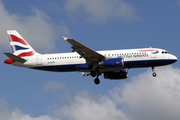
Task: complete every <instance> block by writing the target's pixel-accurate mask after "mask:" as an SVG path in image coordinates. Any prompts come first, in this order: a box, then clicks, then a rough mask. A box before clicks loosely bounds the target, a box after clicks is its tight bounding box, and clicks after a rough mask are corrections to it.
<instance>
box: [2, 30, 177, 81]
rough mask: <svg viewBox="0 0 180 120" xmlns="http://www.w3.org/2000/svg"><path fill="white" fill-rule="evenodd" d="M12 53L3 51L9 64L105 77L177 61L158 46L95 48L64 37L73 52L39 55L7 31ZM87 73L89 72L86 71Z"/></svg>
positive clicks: (126, 74) (13, 31)
mask: <svg viewBox="0 0 180 120" xmlns="http://www.w3.org/2000/svg"><path fill="white" fill-rule="evenodd" d="M7 34H8V38H9V42H10V45H11V48H12V50H13V54H11V53H4V54H5V55H6V56H7V57H9V59H6V60H5V61H4V62H5V63H7V64H11V65H15V66H20V67H26V68H31V69H37V70H45V71H53V72H72V71H80V72H82V73H83V76H89V75H91V76H92V77H96V78H95V79H94V83H95V84H99V83H100V80H99V78H98V76H100V75H102V74H104V78H105V79H126V78H127V76H128V71H127V69H130V68H142V67H151V68H152V75H153V76H154V77H156V73H155V72H154V68H155V67H158V66H164V65H169V64H172V63H174V62H176V61H177V57H176V56H174V55H172V54H169V53H168V52H167V51H166V50H163V49H159V48H142V49H126V50H107V51H94V50H92V49H90V48H88V47H86V46H84V45H82V44H81V43H79V42H77V41H75V40H74V39H69V38H66V37H64V40H65V41H68V42H69V43H70V44H71V45H72V47H71V48H72V49H73V51H74V52H73V53H59V54H39V53H37V52H36V51H35V50H34V49H33V48H32V47H31V46H30V45H29V44H28V43H27V42H26V41H25V39H23V38H22V36H21V35H20V34H19V33H18V32H17V31H15V30H9V31H7ZM84 72H86V73H84Z"/></svg>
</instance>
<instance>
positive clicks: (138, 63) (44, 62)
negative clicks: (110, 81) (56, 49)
mask: <svg viewBox="0 0 180 120" xmlns="http://www.w3.org/2000/svg"><path fill="white" fill-rule="evenodd" d="M96 52H98V53H100V54H101V55H104V56H105V58H106V59H110V58H123V60H124V67H123V68H121V69H124V68H137V67H156V66H163V65H168V64H171V63H174V62H175V61H177V58H176V57H175V56H174V55H172V54H169V53H168V52H167V51H166V50H163V49H158V48H143V49H125V50H106V51H96ZM24 59H26V60H27V61H26V62H25V63H19V62H14V63H13V65H16V66H21V67H27V68H33V69H39V70H46V71H56V72H65V71H66V72H67V71H85V72H87V71H91V70H92V69H76V66H77V65H80V64H84V65H85V64H86V60H85V59H84V58H82V57H81V56H80V55H79V54H77V53H76V52H73V53H58V54H38V53H36V54H35V55H34V56H31V57H24ZM117 69H119V68H114V70H117ZM111 70H113V68H112V69H111Z"/></svg>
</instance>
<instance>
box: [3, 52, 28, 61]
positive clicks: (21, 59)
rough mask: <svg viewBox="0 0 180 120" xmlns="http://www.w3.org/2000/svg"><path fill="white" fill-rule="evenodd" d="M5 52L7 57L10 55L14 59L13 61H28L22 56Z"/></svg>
mask: <svg viewBox="0 0 180 120" xmlns="http://www.w3.org/2000/svg"><path fill="white" fill-rule="evenodd" d="M4 54H5V55H6V56H7V57H9V58H10V59H12V60H13V61H17V62H26V60H25V59H23V58H20V57H18V56H16V55H13V54H11V53H4Z"/></svg>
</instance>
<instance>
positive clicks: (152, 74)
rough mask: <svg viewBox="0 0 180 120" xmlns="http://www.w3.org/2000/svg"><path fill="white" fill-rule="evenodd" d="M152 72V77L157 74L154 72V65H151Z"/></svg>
mask: <svg viewBox="0 0 180 120" xmlns="http://www.w3.org/2000/svg"><path fill="white" fill-rule="evenodd" d="M152 72H153V73H152V76H153V77H156V76H157V74H156V73H155V69H154V67H152Z"/></svg>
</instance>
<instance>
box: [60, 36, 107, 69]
mask: <svg viewBox="0 0 180 120" xmlns="http://www.w3.org/2000/svg"><path fill="white" fill-rule="evenodd" d="M63 38H64V40H65V41H68V42H69V43H70V44H71V45H72V47H71V48H72V49H73V51H76V52H77V53H78V54H79V55H81V57H82V58H84V59H86V64H87V66H88V67H90V66H91V65H92V64H93V63H94V62H101V61H103V60H104V59H105V57H104V56H103V55H101V54H99V53H98V52H96V51H94V50H92V49H90V48H88V47H86V46H84V45H82V44H81V43H79V42H77V41H76V40H74V39H68V38H66V37H63Z"/></svg>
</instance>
